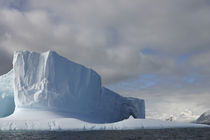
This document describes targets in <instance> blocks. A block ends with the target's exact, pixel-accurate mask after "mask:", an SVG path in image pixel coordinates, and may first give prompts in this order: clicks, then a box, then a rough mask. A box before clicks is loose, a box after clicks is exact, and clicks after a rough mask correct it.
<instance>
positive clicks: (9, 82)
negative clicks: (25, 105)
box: [0, 70, 15, 117]
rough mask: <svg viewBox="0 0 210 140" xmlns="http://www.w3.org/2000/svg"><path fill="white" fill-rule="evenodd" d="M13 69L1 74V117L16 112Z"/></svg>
mask: <svg viewBox="0 0 210 140" xmlns="http://www.w3.org/2000/svg"><path fill="white" fill-rule="evenodd" d="M13 81H14V74H13V70H11V71H10V72H9V73H7V74H5V75H3V76H0V117H6V116H8V115H10V114H12V113H13V112H14V109H15V103H14V93H13Z"/></svg>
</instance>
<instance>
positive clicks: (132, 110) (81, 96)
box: [0, 51, 145, 123]
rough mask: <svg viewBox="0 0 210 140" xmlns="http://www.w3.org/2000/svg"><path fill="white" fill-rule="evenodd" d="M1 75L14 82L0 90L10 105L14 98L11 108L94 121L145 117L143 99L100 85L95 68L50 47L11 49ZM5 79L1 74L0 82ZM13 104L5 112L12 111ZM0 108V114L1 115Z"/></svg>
mask: <svg viewBox="0 0 210 140" xmlns="http://www.w3.org/2000/svg"><path fill="white" fill-rule="evenodd" d="M4 77H6V78H7V79H8V80H9V81H10V83H11V81H12V83H13V82H14V84H9V86H10V88H9V90H6V91H5V92H4V94H8V95H11V96H10V97H12V98H11V101H10V103H9V104H10V106H12V104H14V101H15V110H18V109H30V110H33V109H36V110H47V111H51V112H62V113H64V114H65V117H73V118H77V119H80V120H83V121H88V122H94V123H108V122H116V121H120V120H123V119H127V118H129V116H130V115H132V116H133V117H134V118H145V104H144V100H141V99H137V98H126V97H122V96H120V95H118V94H117V93H115V92H113V91H111V90H109V89H107V88H105V87H102V85H101V77H100V76H99V75H98V74H97V73H96V72H95V71H93V70H92V69H89V68H86V67H84V66H82V65H80V64H77V63H74V62H72V61H70V60H68V59H66V58H64V57H62V56H60V55H58V54H57V53H56V52H54V51H48V52H45V53H36V52H30V51H17V52H15V53H14V59H13V70H12V71H11V72H10V73H8V74H7V75H4ZM5 82H6V81H4V80H3V78H2V76H1V77H0V86H1V85H2V83H5ZM2 88H3V89H4V87H2ZM1 91H2V90H1V89H0V95H1V96H2V95H3V92H2V93H1ZM7 91H8V92H7ZM13 95H14V100H13ZM0 101H1V100H0ZM1 102H2V101H1ZM12 102H13V103H12ZM13 106H14V105H13ZM13 106H12V107H11V109H10V110H11V111H9V113H12V112H13V111H14V107H13ZM1 110H2V108H0V116H5V115H6V114H5V113H4V114H3V115H1ZM7 114H8V113H7ZM14 114H15V113H14Z"/></svg>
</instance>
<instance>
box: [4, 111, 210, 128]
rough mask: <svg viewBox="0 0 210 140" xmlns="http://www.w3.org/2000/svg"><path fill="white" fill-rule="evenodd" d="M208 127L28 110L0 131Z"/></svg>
mask: <svg viewBox="0 0 210 140" xmlns="http://www.w3.org/2000/svg"><path fill="white" fill-rule="evenodd" d="M201 127H210V126H207V125H200V124H193V123H180V122H168V121H161V120H152V119H134V118H133V117H130V118H129V119H126V120H123V121H119V122H115V123H103V124H96V123H88V122H85V121H81V120H78V119H74V118H65V114H62V113H61V114H59V113H53V112H49V111H40V110H33V111H31V112H28V110H19V111H16V113H15V116H14V115H11V116H9V117H6V118H2V119H0V130H53V131H59V130H61V131H62V130H63V131H65V130H72V131H84V130H85V131H87V130H88V131H89V130H134V129H164V128H201Z"/></svg>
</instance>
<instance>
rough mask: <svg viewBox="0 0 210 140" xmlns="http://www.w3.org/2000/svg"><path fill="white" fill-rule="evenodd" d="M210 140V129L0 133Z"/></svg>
mask: <svg viewBox="0 0 210 140" xmlns="http://www.w3.org/2000/svg"><path fill="white" fill-rule="evenodd" d="M13 139H14V140H42V139H43V140H53V139H55V140H56V139H58V140H121V139H122V140H150V139H151V140H155V139H158V140H210V128H180V129H159V130H128V131H81V132H75V131H0V140H13Z"/></svg>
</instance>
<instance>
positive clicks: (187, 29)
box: [0, 0, 210, 83]
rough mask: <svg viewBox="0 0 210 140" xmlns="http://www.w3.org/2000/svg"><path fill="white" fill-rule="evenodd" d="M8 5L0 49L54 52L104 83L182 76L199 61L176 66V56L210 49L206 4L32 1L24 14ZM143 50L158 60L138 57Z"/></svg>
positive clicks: (0, 22)
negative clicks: (91, 71)
mask: <svg viewBox="0 0 210 140" xmlns="http://www.w3.org/2000/svg"><path fill="white" fill-rule="evenodd" d="M9 3H10V5H11V3H13V4H14V5H16V7H14V8H11V7H10V8H8V9H5V8H4V9H2V10H0V17H1V18H0V19H1V20H0V25H3V26H0V31H1V33H0V34H1V43H0V44H1V46H2V47H4V49H5V50H7V51H8V52H9V53H10V55H12V52H13V51H14V50H19V49H28V50H36V51H46V50H48V49H53V50H56V51H58V52H59V53H61V55H64V56H66V57H68V58H69V59H71V60H73V61H76V62H78V63H81V64H84V65H86V66H88V67H91V68H93V69H96V71H97V72H99V73H100V74H101V75H102V76H103V79H104V82H105V83H113V82H117V81H122V80H127V79H131V78H135V77H137V76H138V75H140V74H146V73H154V74H157V75H160V76H164V75H174V76H183V75H185V74H188V73H190V72H192V70H193V68H194V67H198V64H197V63H196V62H197V61H195V62H194V63H193V64H192V63H190V61H191V60H189V61H186V62H183V63H177V62H176V60H175V59H174V57H176V56H179V55H183V54H187V53H194V55H197V54H196V53H197V52H200V54H199V55H205V53H203V52H206V51H207V50H209V45H210V41H209V35H210V33H209V30H208V28H209V27H210V18H209V16H208V15H209V14H210V10H209V9H210V8H209V7H210V5H209V3H208V2H207V1H206V0H201V1H199V2H198V1H197V0H191V1H189V0H186V1H181V0H177V1H168V0H160V1H158V2H157V1H154V0H149V1H148V0H141V1H139V0H134V1H132V2H131V1H129V0H123V1H119V0H116V1H112V0H106V1H105V0H104V1H96V0H88V1H80V0H78V1H75V0H64V1H62V2H60V1H58V0H54V1H51V0H44V1H41V2H37V0H30V1H28V2H27V5H25V6H27V8H25V10H21V9H20V8H17V7H18V2H17V1H16V2H14V1H10V2H9ZM16 3H17V4H16ZM19 3H21V1H19ZM2 30H4V32H2ZM5 30H6V31H5ZM147 47H149V48H151V49H153V50H158V51H159V55H146V54H143V53H141V49H142V48H147ZM190 59H191V57H190ZM198 63H199V62H198ZM196 72H197V73H198V74H203V71H196Z"/></svg>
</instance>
